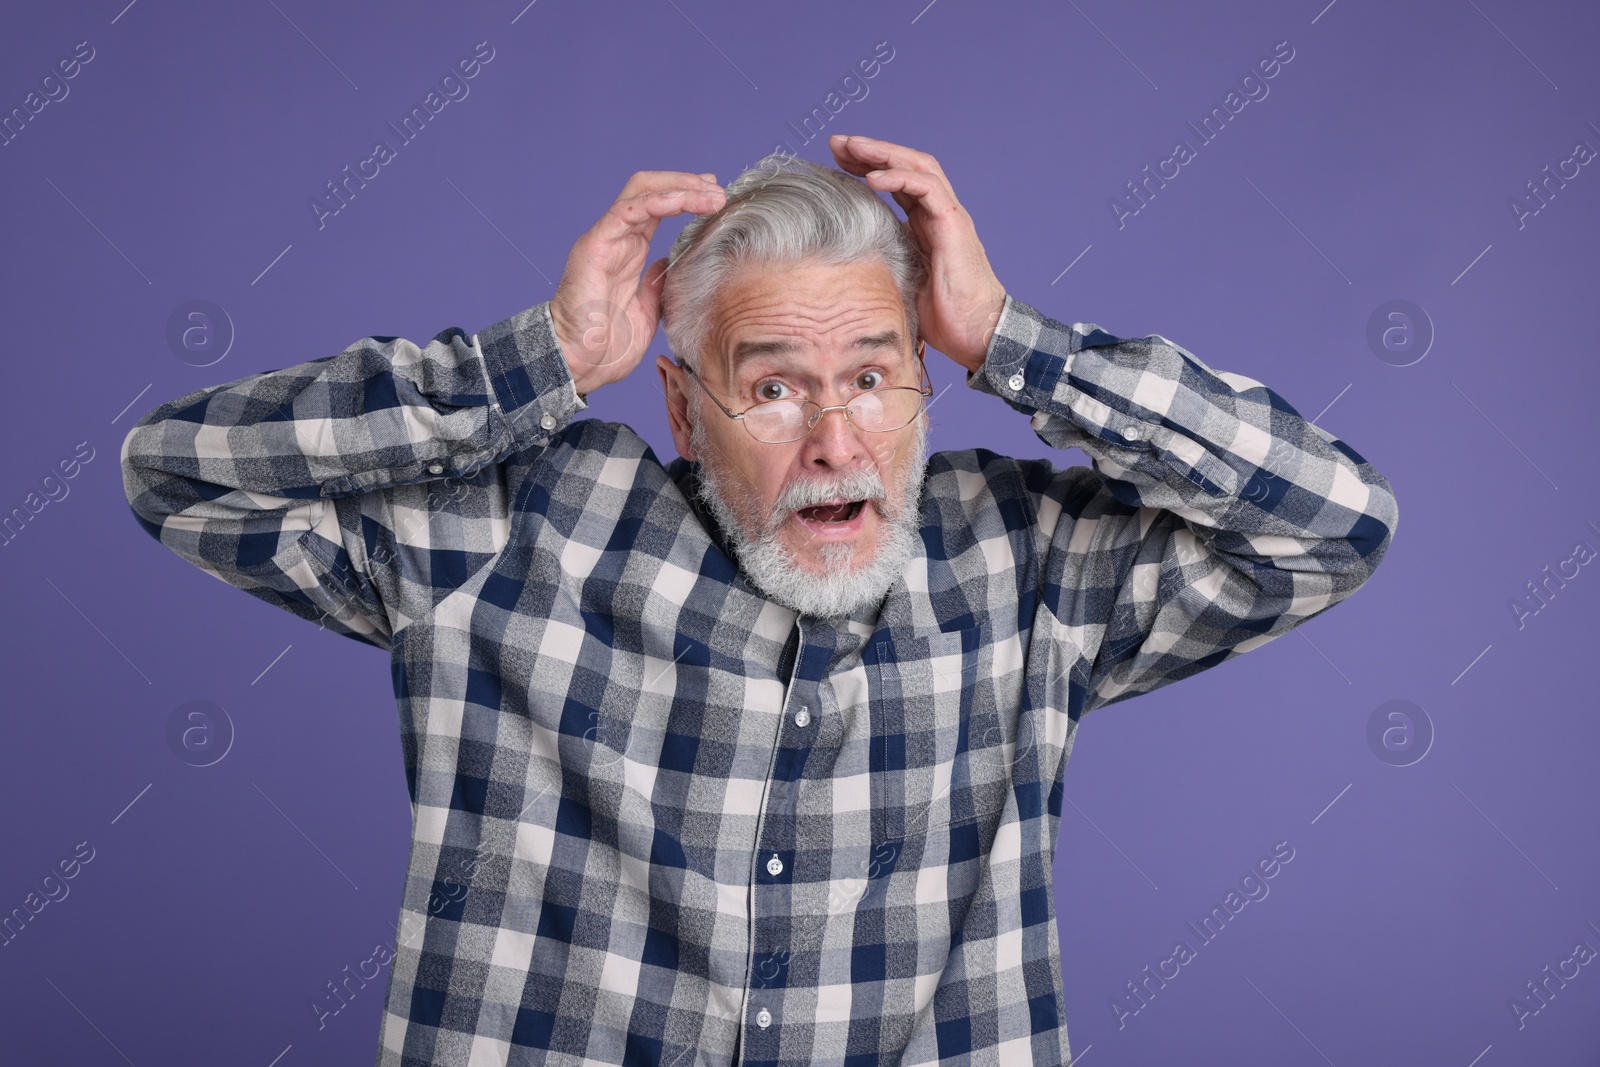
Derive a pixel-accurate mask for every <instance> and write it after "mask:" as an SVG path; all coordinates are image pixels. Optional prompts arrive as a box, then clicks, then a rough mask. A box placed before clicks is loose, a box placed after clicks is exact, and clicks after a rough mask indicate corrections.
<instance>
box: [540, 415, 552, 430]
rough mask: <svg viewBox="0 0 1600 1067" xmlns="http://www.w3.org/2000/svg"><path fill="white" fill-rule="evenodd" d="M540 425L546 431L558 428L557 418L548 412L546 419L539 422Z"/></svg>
mask: <svg viewBox="0 0 1600 1067" xmlns="http://www.w3.org/2000/svg"><path fill="white" fill-rule="evenodd" d="M539 425H540V426H541V427H543V428H544V429H546V430H553V429H555V428H556V417H555V416H554V415H551V414H549V413H548V412H547V413H546V414H545V416H544V418H542V419H540V420H539Z"/></svg>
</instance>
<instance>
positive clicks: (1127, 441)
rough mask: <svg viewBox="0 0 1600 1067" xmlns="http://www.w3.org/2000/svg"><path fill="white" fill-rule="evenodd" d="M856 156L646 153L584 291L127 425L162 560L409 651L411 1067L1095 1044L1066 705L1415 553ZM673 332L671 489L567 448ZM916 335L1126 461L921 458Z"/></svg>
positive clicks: (945, 213) (919, 177) (1180, 663)
mask: <svg viewBox="0 0 1600 1067" xmlns="http://www.w3.org/2000/svg"><path fill="white" fill-rule="evenodd" d="M831 147H832V150H833V153H834V156H835V159H836V161H837V163H838V167H839V168H842V169H835V168H832V167H823V166H821V165H818V164H813V163H807V162H803V161H799V160H795V159H793V158H792V157H784V158H780V157H770V158H769V159H767V160H764V161H762V163H761V165H759V166H758V167H756V168H754V169H752V170H751V171H747V172H746V173H745V174H743V175H740V176H739V178H738V179H737V180H735V181H733V182H732V183H730V184H729V185H728V186H727V188H726V189H724V188H722V187H721V186H719V185H717V184H716V182H715V179H714V177H713V176H712V175H696V174H687V173H676V172H641V173H639V174H635V175H634V176H633V177H632V178H631V179H630V180H629V181H628V183H627V185H626V187H625V188H624V189H623V191H622V195H621V197H620V198H619V199H618V200H617V202H616V203H615V204H614V205H613V206H612V207H611V209H610V210H608V211H607V212H606V214H605V215H604V217H602V218H601V219H600V221H599V222H598V223H597V224H596V225H595V227H594V228H593V229H591V230H590V231H589V232H588V233H586V234H585V235H584V236H583V237H582V238H581V239H580V240H579V241H578V242H577V244H576V245H575V246H574V248H573V250H572V253H571V256H570V257H569V259H568V261H567V265H566V270H565V272H564V273H563V275H562V280H561V282H560V284H559V285H558V287H557V289H556V293H555V295H554V297H553V298H552V299H551V300H550V301H549V302H547V303H541V304H538V305H536V306H534V307H532V308H529V309H527V310H525V311H522V312H519V313H518V314H515V315H513V316H511V317H510V318H507V319H505V320H502V321H500V322H497V323H494V324H492V325H489V326H487V327H484V328H482V329H480V330H478V331H477V333H476V334H468V333H466V332H463V331H462V330H459V329H454V328H452V329H448V330H445V331H443V332H442V333H440V334H438V335H437V336H436V337H434V338H433V340H432V341H430V342H428V343H427V344H426V345H423V346H418V345H416V344H413V343H411V342H409V341H406V340H404V339H401V338H395V337H369V338H365V339H363V340H361V341H358V342H356V343H355V344H353V345H351V346H350V347H349V348H348V349H346V350H345V351H343V352H341V353H340V354H338V355H336V356H331V357H328V358H325V359H317V360H312V361H310V362H305V363H301V364H299V365H296V366H292V367H288V368H285V369H283V370H277V371H268V372H264V373H260V374H254V375H250V376H249V377H246V378H241V379H239V380H238V381H236V382H233V383H230V384H227V385H222V386H215V387H211V388H206V389H200V390H197V391H195V392H193V393H190V394H188V395H186V396H182V397H179V398H177V399H176V400H172V401H170V402H168V403H166V404H163V405H161V406H160V407H157V408H156V409H154V410H153V411H151V412H149V413H148V414H146V415H145V416H144V417H143V418H141V419H140V420H139V422H138V424H137V425H136V426H135V427H134V428H133V429H132V431H131V432H130V433H129V434H128V436H127V438H126V440H125V442H124V445H123V451H122V462H123V471H124V477H125V480H126V489H127V496H128V500H129V502H130V504H131V506H132V508H133V510H134V512H135V514H136V515H137V516H138V518H139V521H140V522H141V524H142V525H143V526H144V528H145V529H146V530H147V531H148V532H149V533H150V534H152V535H153V536H155V537H157V538H158V539H159V540H160V541H161V542H162V543H163V544H165V545H167V546H168V547H169V548H171V549H172V550H174V551H176V552H177V553H179V554H180V555H182V556H183V557H184V558H185V559H188V560H189V561H191V562H192V563H194V564H196V565H198V566H200V567H202V568H204V569H205V570H207V571H208V572H210V573H212V574H214V575H216V576H217V577H220V578H222V579H223V580H225V581H227V582H230V583H232V584H234V585H237V586H239V587H241V588H243V589H245V590H246V591H248V592H250V593H252V594H254V595H255V596H257V597H260V598H261V599H263V600H266V601H267V602H268V603H271V604H274V605H276V606H278V607H281V608H284V609H286V610H288V611H291V612H293V613H295V614H296V615H300V616H302V617H304V618H306V619H309V620H314V621H320V622H321V623H322V624H323V625H325V626H327V627H328V628H330V629H332V630H334V631H335V632H338V633H341V634H344V635H346V636H349V637H352V638H355V639H357V640H360V641H363V642H367V643H370V644H374V645H377V646H378V647H380V648H384V649H387V650H389V652H390V654H391V656H392V662H393V677H394V687H395V696H396V698H397V700H398V703H399V708H400V714H401V724H402V732H403V742H404V753H405V762H406V775H407V785H408V787H409V791H410V796H411V804H412V816H413V839H412V847H411V853H410V858H409V861H408V868H407V874H406V882H405V892H404V899H403V904H402V909H401V916H400V919H401V922H400V928H399V930H400V936H399V938H398V939H397V942H396V944H395V947H394V952H393V970H392V973H391V975H390V979H389V987H388V994H387V998H386V1000H385V1003H384V1010H383V1019H382V1027H381V1035H380V1043H381V1048H380V1051H379V1054H378V1063H379V1064H380V1065H395V1067H403V1065H413V1064H460V1065H471V1067H479V1065H483V1064H533V1063H551V1064H578V1063H590V1064H595V1063H607V1064H644V1063H651V1064H672V1065H682V1067H688V1065H691V1064H732V1063H742V1064H751V1065H754V1064H802V1063H804V1064H851V1065H858V1064H876V1063H879V1062H895V1063H905V1064H913V1063H932V1062H938V1061H948V1062H961V1063H987V1064H1005V1065H1007V1067H1012V1065H1016V1064H1026V1063H1038V1064H1064V1063H1066V1062H1068V1061H1069V1060H1070V1058H1071V1056H1070V1052H1069V1048H1068V1042H1067V1033H1066V1025H1065V1020H1064V1017H1063V1007H1064V1002H1063V997H1062V979H1061V965H1060V956H1059V951H1060V950H1059V947H1058V941H1057V932H1056V913H1055V900H1054V895H1053V893H1052V883H1051V861H1052V859H1053V857H1054V855H1055V845H1056V831H1057V826H1058V822H1059V816H1060V809H1061V796H1062V794H1061V785H1062V772H1063V769H1064V767H1065V765H1066V762H1067V756H1068V754H1069V752H1070V751H1071V748H1072V742H1073V739H1074V737H1075V735H1076V730H1077V725H1078V721H1079V719H1080V718H1081V716H1082V715H1083V714H1084V713H1085V712H1087V711H1090V710H1093V709H1095V708H1099V707H1103V706H1106V705H1109V704H1113V703H1116V702H1118V701H1121V700H1126V699H1127V698H1129V697H1133V696H1136V695H1138V694H1140V693H1145V692H1149V691H1150V690H1152V689H1155V688H1157V687H1159V686H1162V685H1166V684H1168V683H1171V682H1175V681H1177V680H1179V679H1181V678H1186V677H1188V676H1189V675H1191V674H1194V673H1196V672H1198V671H1201V670H1205V669H1206V668H1208V667H1213V666H1216V665H1217V664H1219V663H1222V662H1224V661H1226V660H1228V659H1230V658H1232V657H1233V656H1235V655H1237V654H1239V653H1241V652H1244V651H1246V650H1248V649H1251V648H1255V647H1258V646H1260V645H1262V644H1264V643H1265V642H1267V641H1270V640H1272V639H1273V638H1274V637H1277V636H1279V635H1281V634H1284V633H1287V632H1288V631H1289V630H1290V629H1292V628H1294V627H1295V626H1298V625H1299V624H1301V623H1303V622H1305V621H1307V620H1308V619H1310V618H1312V617H1314V616H1316V615H1318V614H1320V613H1322V612H1323V611H1326V610H1327V609H1328V608H1329V607H1331V606H1333V605H1334V604H1336V603H1338V602H1339V601H1340V600H1343V599H1344V598H1345V597H1347V596H1349V595H1350V594H1351V593H1352V592H1353V591H1354V590H1355V589H1357V588H1358V587H1359V586H1360V585H1361V584H1362V583H1363V582H1364V581H1366V579H1367V578H1368V577H1369V576H1370V575H1371V574H1372V572H1373V570H1374V568H1375V567H1376V566H1377V565H1378V563H1379V561H1380V560H1381V559H1382V557H1383V555H1384V554H1385V552H1386V551H1387V548H1388V545H1389V543H1390V540H1391V538H1392V535H1393V532H1394V528H1395V523H1396V519H1397V514H1398V512H1397V508H1396V504H1395V500H1394V496H1393V494H1392V492H1391V490H1390V487H1389V485H1388V483H1387V482H1386V481H1385V480H1384V478H1383V476H1382V475H1380V474H1378V473H1377V471H1375V470H1374V469H1373V468H1372V466H1371V465H1370V464H1368V463H1367V462H1366V460H1364V459H1363V458H1362V457H1361V456H1360V455H1359V454H1358V453H1357V452H1356V451H1355V450H1354V449H1352V448H1351V447H1350V446H1348V445H1346V444H1345V443H1343V442H1342V441H1339V440H1337V439H1335V438H1334V437H1333V436H1332V435H1330V434H1329V433H1327V432H1326V431H1324V430H1322V429H1320V428H1318V427H1317V426H1314V425H1312V424H1311V423H1309V422H1307V421H1306V420H1305V419H1304V418H1302V417H1301V416H1300V415H1299V414H1298V413H1297V412H1296V411H1295V410H1294V408H1292V407H1291V406H1290V405H1289V404H1288V403H1286V402H1285V401H1284V400H1283V399H1282V398H1281V397H1280V396H1278V395H1277V394H1276V393H1274V392H1272V391H1271V390H1270V389H1268V388H1266V387H1264V386H1262V385H1261V384H1260V383H1258V382H1255V381H1252V380H1250V379H1248V378H1244V377H1242V376H1239V375H1235V374H1228V373H1223V372H1218V371H1213V370H1211V369H1210V368H1209V367H1207V366H1206V365H1205V364H1204V363H1202V362H1201V361H1200V360H1199V359H1197V358H1196V357H1195V356H1194V355H1192V354H1191V353H1189V352H1188V351H1187V350H1185V349H1183V348H1181V347H1179V346H1178V345H1176V344H1173V343H1172V342H1170V341H1168V340H1166V339H1165V338H1163V337H1161V336H1159V335H1151V336H1148V337H1144V338H1139V339H1123V338H1118V337H1115V336H1112V335H1111V334H1109V333H1107V332H1106V331H1104V330H1102V329H1100V328H1098V327H1097V326H1094V325H1091V324H1087V323H1076V324H1073V325H1071V326H1069V325H1066V324H1064V323H1062V322H1059V321H1057V320H1055V319H1052V318H1050V317H1048V316H1046V315H1044V314H1042V313H1041V312H1039V311H1036V310H1035V309H1034V308H1032V307H1030V306H1028V305H1027V304H1024V303H1022V302H1021V301H1019V300H1017V299H1016V298H1014V297H1012V296H1010V295H1009V294H1007V292H1006V291H1005V289H1004V288H1003V287H1002V286H1001V285H1000V283H999V281H998V280H997V279H996V277H995V275H994V273H993V271H992V270H991V269H990V266H989V263H988V260H987V258H986V256H985V254H984V251H983V246H982V244H981V243H980V242H979V240H978V237H977V234H976V232H975V230H974V228H973V223H972V220H971V217H970V216H969V215H968V214H967V213H966V211H965V210H964V209H963V208H962V207H961V205H960V204H959V202H958V201H957V199H956V197H955V194H954V193H953V191H952V189H951V187H950V183H949V182H948V180H947V179H946V177H945V175H944V173H943V171H942V170H941V168H940V167H939V165H938V163H937V162H936V161H935V160H934V159H933V158H932V157H930V156H928V155H925V154H923V153H920V152H916V151H912V150H910V149H907V148H904V147H901V146H898V145H893V144H889V143H887V142H883V141H875V140H869V139H867V138H859V137H850V138H845V137H835V138H833V140H832V142H831ZM883 193H887V194H890V195H891V196H892V197H893V199H894V200H895V201H896V202H897V203H898V204H899V205H900V206H901V207H902V208H903V209H904V211H905V213H906V221H905V222H904V223H902V222H901V221H900V220H899V218H898V217H897V216H896V215H895V213H894V211H893V209H892V208H891V207H890V206H889V205H888V204H887V203H886V202H885V201H884V200H883V199H882V198H881V196H880V195H879V194H883ZM684 212H687V213H691V214H693V215H695V216H698V217H696V218H694V219H692V220H691V221H690V223H689V225H688V226H687V227H686V228H685V229H684V230H683V233H682V235H681V236H680V237H679V238H678V239H677V241H676V242H675V243H674V245H673V246H672V249H671V254H670V256H669V257H667V258H666V259H664V260H657V261H656V262H654V263H652V264H650V266H649V267H648V269H647V268H646V266H645V263H646V260H647V258H648V250H649V244H650V240H651V237H652V235H653V234H654V232H655V230H656V227H657V225H658V224H659V222H660V220H661V219H663V218H666V217H668V216H672V215H676V214H679V213H684ZM641 273H642V276H641ZM658 317H661V318H664V321H665V325H666V331H667V338H668V341H669V343H670V345H671V347H672V349H673V352H674V353H675V354H676V356H677V357H678V359H677V361H676V362H674V361H673V360H669V359H667V358H666V357H664V356H663V357H658V359H657V361H656V367H657V371H658V373H659V374H660V376H661V382H662V385H663V387H664V392H665V394H666V407H667V415H668V418H669V420H670V423H671V429H672V435H673V439H674V442H675V443H676V445H677V448H678V451H679V452H680V453H681V454H682V457H681V458H679V459H675V460H673V461H672V462H670V463H669V464H666V465H665V466H663V464H662V463H661V462H660V461H659V460H658V459H657V457H656V456H655V454H654V453H653V452H652V451H651V450H650V448H649V447H647V446H646V445H645V443H644V442H643V441H642V440H641V439H640V438H639V437H638V436H637V435H636V434H635V433H634V432H633V431H632V430H630V429H629V428H628V427H627V426H624V425H620V424H617V423H608V422H600V421H595V420H578V421H574V419H573V416H574V415H575V414H576V413H577V412H579V411H580V410H582V409H584V408H585V407H586V406H587V404H586V401H585V399H584V398H585V396H587V395H588V394H590V393H592V392H593V391H594V390H596V389H599V388H601V387H603V386H605V385H606V384H608V383H611V382H615V381H618V380H620V379H622V378H623V377H625V376H626V375H627V374H629V373H630V372H631V371H633V370H634V368H635V367H636V366H637V365H638V363H639V361H640V359H641V357H642V356H643V354H644V352H645V350H646V348H647V346H648V344H649V342H650V340H651V337H652V336H653V334H654V331H655V328H656V325H657V321H658ZM924 341H925V342H926V343H927V344H928V345H931V346H932V347H934V348H936V349H938V350H939V351H941V352H944V353H945V354H946V355H947V356H949V357H950V358H952V359H954V360H955V361H956V362H957V363H958V364H959V365H961V366H962V367H963V368H965V370H966V371H967V372H968V373H967V384H968V385H969V386H970V387H971V388H974V389H977V390H980V391H983V392H987V393H991V394H993V395H995V396H996V397H998V398H999V399H1000V400H1002V401H1004V402H1005V404H1007V405H1009V407H1010V408H1011V409H1013V410H1015V411H1017V412H1019V413H1020V415H1014V416H1008V417H1012V418H1016V417H1021V416H1031V425H1032V427H1033V429H1034V430H1035V431H1036V432H1037V434H1038V436H1039V437H1040V439H1041V440H1042V441H1043V442H1044V443H1045V444H1046V445H1048V446H1050V447H1052V448H1056V449H1065V448H1068V447H1078V448H1081V449H1083V450H1084V451H1085V452H1086V453H1088V455H1089V456H1090V457H1091V459H1092V460H1093V467H1092V468H1087V467H1081V466H1080V467H1070V468H1066V469H1062V468H1058V467H1056V466H1054V465H1053V464H1052V463H1051V462H1050V461H1049V460H1048V459H1026V460H1024V459H1012V458H1008V457H1005V456H1000V455H996V454H994V453H993V452H990V451H987V450H983V449H974V450H964V451H954V452H941V453H938V454H935V455H933V456H932V457H928V456H927V455H926V450H925V441H926V433H927V416H926V404H927V400H928V398H929V396H930V395H931V387H930V386H929V384H928V378H927V374H926V371H925V369H924V367H923V355H924V344H923V342H924ZM1002 410H1003V409H1002V408H1001V407H999V406H998V405H997V406H996V408H995V417H996V418H1000V417H1002V415H1001V412H1002ZM445 487H449V488H448V491H445Z"/></svg>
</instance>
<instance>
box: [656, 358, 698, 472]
mask: <svg viewBox="0 0 1600 1067" xmlns="http://www.w3.org/2000/svg"><path fill="white" fill-rule="evenodd" d="M656 370H657V371H658V372H660V374H661V392H662V394H663V395H664V396H665V397H666V398H667V423H668V424H669V425H670V426H671V427H672V443H673V444H675V445H677V446H678V455H680V456H682V457H683V458H684V459H686V460H688V461H689V462H690V463H693V462H694V461H695V460H696V458H697V457H696V456H695V454H694V446H693V445H691V444H690V443H689V382H688V381H687V379H686V378H685V376H684V372H683V368H682V367H679V366H678V365H677V364H676V363H674V362H672V360H670V359H668V358H667V357H666V356H657V357H656Z"/></svg>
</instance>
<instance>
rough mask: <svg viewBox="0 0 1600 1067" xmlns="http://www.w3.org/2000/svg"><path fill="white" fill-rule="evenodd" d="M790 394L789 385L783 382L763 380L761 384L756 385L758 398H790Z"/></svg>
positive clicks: (763, 399) (764, 399) (762, 399)
mask: <svg viewBox="0 0 1600 1067" xmlns="http://www.w3.org/2000/svg"><path fill="white" fill-rule="evenodd" d="M788 395H789V387H788V386H787V385H784V384H783V383H782V382H778V381H772V382H762V383H761V384H760V385H758V386H756V399H757V400H761V401H767V400H786V399H788Z"/></svg>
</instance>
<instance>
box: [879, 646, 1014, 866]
mask: <svg viewBox="0 0 1600 1067" xmlns="http://www.w3.org/2000/svg"><path fill="white" fill-rule="evenodd" d="M1014 643H1015V642H1014V641H1013V644H1014ZM1008 648H1009V646H1006V645H996V644H994V643H992V638H991V635H990V630H989V628H988V627H986V626H981V627H973V628H970V629H966V630H959V631H955V632H951V633H940V634H933V635H931V636H928V637H915V638H901V639H899V640H896V641H893V642H890V641H881V642H879V643H878V644H877V645H876V646H875V652H876V656H875V658H876V660H877V663H876V665H875V667H874V670H875V671H876V674H877V677H876V682H877V685H876V686H875V687H874V692H873V694H872V754H871V768H872V774H871V776H870V777H871V780H872V831H873V839H874V840H875V841H903V840H907V839H910V838H916V837H919V836H921V835H924V834H927V833H930V832H933V831H936V830H940V829H943V828H946V827H949V826H952V825H955V824H960V823H966V822H972V821H984V820H990V821H992V819H993V817H995V816H996V815H997V814H998V812H999V811H1000V809H1001V808H1003V807H1004V806H1005V803H1006V799H1007V797H1008V795H1009V793H1010V788H1011V773H1010V772H1011V758H1010V753H1011V751H1012V747H1013V741H1014V738H1015V737H1016V730H1017V714H1018V705H1019V703H1020V701H1019V700H1018V699H1006V693H1007V689H1008V686H1007V685H1006V684H1005V683H1006V682H1007V681H1015V682H1016V683H1017V686H1018V688H1019V693H1018V694H1017V696H1020V681H1021V670H1020V664H1016V665H1012V664H1010V663H1009V662H1006V661H1008V660H1009V659H1010V658H1012V657H1010V656H1008V655H1006V651H1007V650H1008ZM1013 666H1014V667H1015V669H1012V668H1013Z"/></svg>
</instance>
